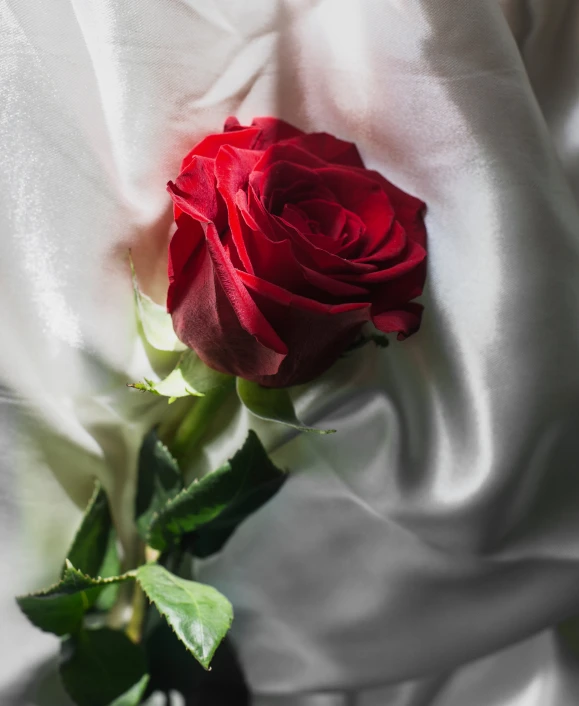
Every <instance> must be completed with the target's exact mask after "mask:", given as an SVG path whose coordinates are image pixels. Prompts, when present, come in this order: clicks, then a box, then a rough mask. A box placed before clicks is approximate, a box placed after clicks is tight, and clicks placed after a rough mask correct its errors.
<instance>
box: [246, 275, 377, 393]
mask: <svg viewBox="0 0 579 706" xmlns="http://www.w3.org/2000/svg"><path fill="white" fill-rule="evenodd" d="M240 277H241V279H242V280H243V281H244V283H245V284H246V285H247V287H248V289H249V291H250V292H251V295H252V297H253V299H254V301H255V303H256V304H257V305H258V307H259V309H260V311H262V312H263V313H264V314H265V316H266V318H267V319H268V321H272V322H276V325H277V326H278V327H279V329H280V331H283V336H284V340H285V341H286V343H287V346H288V354H287V356H286V358H285V359H284V361H283V362H282V364H281V365H280V367H279V370H278V372H277V373H276V374H275V375H260V376H255V377H252V378H251V379H252V380H253V381H254V382H257V383H259V384H260V385H263V386H264V387H288V386H290V385H301V384H303V383H305V382H309V381H310V380H313V379H314V378H316V377H318V375H321V374H322V373H323V372H324V371H325V370H327V369H328V368H329V367H330V366H331V365H332V364H333V363H335V362H336V360H337V359H338V358H339V357H340V355H341V354H342V352H343V351H344V350H345V349H346V348H347V347H348V346H349V345H351V344H352V343H353V342H354V341H355V340H356V338H357V337H358V335H359V333H360V330H361V328H362V326H363V325H364V324H365V323H366V322H367V321H368V320H369V318H370V305H369V304H368V303H364V302H361V303H358V304H344V305H340V306H328V305H323V304H320V303H318V302H315V301H311V300H308V299H304V298H303V297H296V296H293V295H291V294H290V293H289V292H286V291H285V290H283V289H281V288H280V287H277V286H276V285H274V284H271V283H270V282H265V281H263V280H260V279H259V278H257V277H254V276H252V275H248V274H247V273H240Z"/></svg>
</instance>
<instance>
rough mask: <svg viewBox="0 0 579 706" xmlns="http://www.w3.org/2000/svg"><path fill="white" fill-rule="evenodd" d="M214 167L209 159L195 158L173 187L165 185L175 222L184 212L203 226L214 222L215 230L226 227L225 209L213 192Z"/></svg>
mask: <svg viewBox="0 0 579 706" xmlns="http://www.w3.org/2000/svg"><path fill="white" fill-rule="evenodd" d="M213 165H214V162H213V160H212V159H207V158H206V157H197V156H194V157H193V158H192V159H191V161H190V162H189V165H188V167H187V171H186V172H182V173H181V174H179V176H178V177H177V180H176V182H175V183H173V182H172V181H170V182H169V183H168V184H167V191H168V192H169V195H170V196H171V199H172V200H173V204H174V206H175V218H178V216H179V214H180V213H181V212H183V213H188V214H189V215H190V216H192V217H193V218H195V219H197V220H198V221H202V222H203V223H208V222H209V221H213V222H214V223H216V224H217V227H218V228H220V227H222V226H224V225H226V211H225V206H224V203H223V199H222V198H221V197H220V195H219V192H218V191H217V188H216V183H215V175H214V173H213Z"/></svg>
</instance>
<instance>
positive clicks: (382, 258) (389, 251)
mask: <svg viewBox="0 0 579 706" xmlns="http://www.w3.org/2000/svg"><path fill="white" fill-rule="evenodd" d="M407 241H408V238H407V235H406V231H405V230H404V228H403V227H402V226H401V225H400V223H398V221H394V223H393V224H392V228H390V232H389V233H388V234H387V235H386V236H385V237H384V239H383V240H382V242H381V243H378V245H377V247H376V248H375V249H373V250H370V251H369V252H368V253H367V254H365V255H364V256H363V257H359V258H357V262H371V263H372V264H374V265H376V266H377V267H378V269H383V268H386V267H388V263H389V261H392V260H394V259H395V258H397V257H399V256H400V255H401V254H402V252H403V251H404V248H405V247H406V244H407ZM390 264H391V262H390Z"/></svg>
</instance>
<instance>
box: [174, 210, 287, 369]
mask: <svg viewBox="0 0 579 706" xmlns="http://www.w3.org/2000/svg"><path fill="white" fill-rule="evenodd" d="M205 230H206V236H207V247H202V248H198V249H197V250H196V252H195V254H194V256H193V257H191V258H190V259H189V262H188V264H187V266H186V268H185V271H184V272H183V273H182V276H183V279H186V280H187V285H188V286H187V289H186V291H185V292H184V293H183V294H182V295H181V297H180V298H179V300H178V301H177V303H176V306H175V308H174V309H173V311H172V317H173V326H174V328H175V332H176V333H177V336H178V337H179V339H180V340H181V341H182V342H183V343H184V344H185V345H187V346H189V347H190V348H193V350H195V351H196V352H197V354H198V355H199V357H200V358H201V360H203V362H205V363H206V364H207V365H209V366H210V367H212V368H215V369H216V370H220V371H221V372H225V373H230V374H232V375H239V376H241V377H244V378H247V379H253V378H254V377H255V376H256V375H264V374H266V375H275V374H276V373H277V371H278V370H279V367H280V365H281V363H282V361H283V359H284V358H285V355H286V353H287V347H286V346H285V344H284V343H283V341H282V340H281V339H280V338H279V337H278V336H277V334H276V333H275V331H274V330H273V329H272V328H271V327H270V325H269V324H268V322H267V321H266V319H265V318H264V316H263V314H262V313H261V312H260V311H259V309H258V308H257V306H256V304H255V302H254V301H253V299H252V298H251V297H250V295H249V294H248V292H247V290H246V289H245V287H244V285H243V283H242V282H241V281H240V280H239V278H238V277H237V274H236V272H235V270H234V269H233V267H232V266H231V263H230V262H228V260H227V257H226V254H225V252H224V250H223V247H222V246H221V243H220V242H219V236H218V235H217V232H216V230H215V226H214V225H213V224H212V223H210V224H208V225H206V226H205ZM265 371H267V372H265Z"/></svg>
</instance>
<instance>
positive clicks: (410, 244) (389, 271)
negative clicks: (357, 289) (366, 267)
mask: <svg viewBox="0 0 579 706" xmlns="http://www.w3.org/2000/svg"><path fill="white" fill-rule="evenodd" d="M425 260H426V250H425V249H424V248H423V247H422V245H420V244H419V243H417V242H416V241H414V240H409V241H407V248H406V250H405V252H404V255H403V256H401V257H400V258H399V262H397V263H396V264H395V265H392V266H391V267H382V268H381V269H377V270H376V271H375V272H369V273H367V274H362V275H359V276H356V277H354V278H352V275H345V276H343V277H341V278H340V279H344V280H345V281H347V282H351V281H354V282H356V284H363V285H370V284H380V283H382V282H388V281H391V280H395V279H397V278H399V277H401V276H402V275H405V274H406V273H407V272H410V271H412V270H414V269H416V268H417V267H419V266H420V265H421V264H422V263H423V262H424V261H425Z"/></svg>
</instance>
